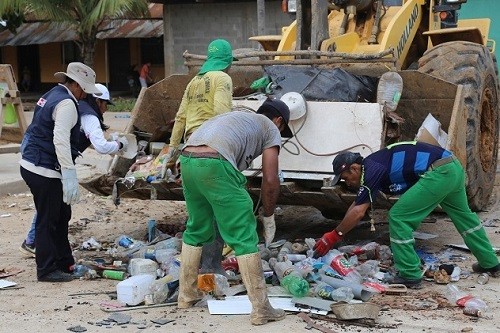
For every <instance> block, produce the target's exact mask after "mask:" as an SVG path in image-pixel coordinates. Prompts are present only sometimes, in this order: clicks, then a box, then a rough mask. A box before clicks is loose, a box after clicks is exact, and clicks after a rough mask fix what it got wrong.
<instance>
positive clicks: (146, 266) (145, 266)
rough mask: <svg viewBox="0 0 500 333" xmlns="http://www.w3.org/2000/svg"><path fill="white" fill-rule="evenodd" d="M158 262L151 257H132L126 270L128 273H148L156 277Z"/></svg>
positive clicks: (133, 274)
mask: <svg viewBox="0 0 500 333" xmlns="http://www.w3.org/2000/svg"><path fill="white" fill-rule="evenodd" d="M157 269H158V263H157V262H156V261H154V260H151V259H144V258H132V259H130V261H129V264H128V272H129V273H130V275H132V276H135V275H141V274H149V275H152V276H153V277H154V278H156V270H157Z"/></svg>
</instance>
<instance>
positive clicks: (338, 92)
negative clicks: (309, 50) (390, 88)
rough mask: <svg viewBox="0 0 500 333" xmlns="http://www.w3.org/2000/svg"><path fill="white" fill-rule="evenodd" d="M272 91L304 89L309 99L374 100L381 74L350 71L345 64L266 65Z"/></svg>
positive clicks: (300, 91)
mask: <svg viewBox="0 0 500 333" xmlns="http://www.w3.org/2000/svg"><path fill="white" fill-rule="evenodd" d="M264 71H265V72H266V74H267V75H268V76H269V77H270V78H271V81H272V82H273V84H272V94H273V95H274V96H275V97H276V98H280V97H281V96H282V95H284V94H286V93H287V92H292V91H294V92H298V93H301V94H302V95H303V96H304V97H305V99H306V100H308V101H330V102H374V101H375V100H376V95H377V83H378V78H377V77H372V76H367V75H354V74H350V73H348V72H347V71H345V70H344V69H342V68H331V69H329V68H325V69H320V68H317V67H292V66H266V67H264Z"/></svg>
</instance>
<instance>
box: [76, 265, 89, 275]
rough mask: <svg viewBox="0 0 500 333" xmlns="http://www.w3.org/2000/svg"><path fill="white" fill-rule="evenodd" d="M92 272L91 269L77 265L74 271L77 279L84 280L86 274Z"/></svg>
mask: <svg viewBox="0 0 500 333" xmlns="http://www.w3.org/2000/svg"><path fill="white" fill-rule="evenodd" d="M89 270H90V267H88V266H85V265H80V264H79V265H75V268H74V269H73V276H74V277H75V278H83V277H84V275H85V273H87V272H88V271H89Z"/></svg>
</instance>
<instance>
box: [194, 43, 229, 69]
mask: <svg viewBox="0 0 500 333" xmlns="http://www.w3.org/2000/svg"><path fill="white" fill-rule="evenodd" d="M233 60H237V59H235V58H233V50H232V48H231V44H229V42H228V41H227V40H225V39H216V40H214V41H212V42H211V43H210V44H209V45H208V50H207V60H206V61H205V62H204V63H203V65H202V66H201V68H200V71H199V73H198V74H205V73H206V72H210V71H222V70H224V69H226V68H227V67H229V65H231V64H232V62H233Z"/></svg>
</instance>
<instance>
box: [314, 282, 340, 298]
mask: <svg viewBox="0 0 500 333" xmlns="http://www.w3.org/2000/svg"><path fill="white" fill-rule="evenodd" d="M334 290H335V288H333V287H332V286H330V285H329V284H327V283H324V282H321V281H319V282H318V283H317V284H316V286H315V287H314V289H313V294H314V296H317V297H320V298H323V299H329V300H331V299H332V296H331V295H332V292H333V291H334Z"/></svg>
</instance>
